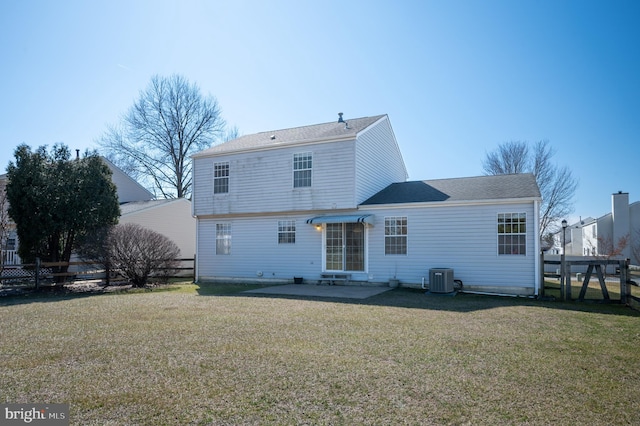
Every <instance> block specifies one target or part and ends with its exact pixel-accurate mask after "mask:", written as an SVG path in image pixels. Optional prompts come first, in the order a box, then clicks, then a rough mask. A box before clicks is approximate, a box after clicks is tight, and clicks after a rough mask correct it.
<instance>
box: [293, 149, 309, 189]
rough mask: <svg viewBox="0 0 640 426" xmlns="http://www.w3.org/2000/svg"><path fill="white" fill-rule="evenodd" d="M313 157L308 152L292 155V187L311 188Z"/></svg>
mask: <svg viewBox="0 0 640 426" xmlns="http://www.w3.org/2000/svg"><path fill="white" fill-rule="evenodd" d="M312 165H313V155H312V154H311V153H310V152H301V153H297V154H293V187H294V188H308V187H310V186H311V170H312Z"/></svg>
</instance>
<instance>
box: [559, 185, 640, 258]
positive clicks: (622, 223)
mask: <svg viewBox="0 0 640 426" xmlns="http://www.w3.org/2000/svg"><path fill="white" fill-rule="evenodd" d="M565 232H566V234H565V254H566V255H568V256H608V255H609V254H610V253H608V252H609V251H610V250H611V248H612V247H614V248H615V247H616V246H618V244H619V241H620V240H621V238H625V237H626V238H627V244H626V246H625V247H624V249H623V250H622V254H621V256H620V257H622V258H625V259H630V260H631V263H632V264H633V265H640V259H638V258H636V257H634V256H633V250H632V246H633V245H634V244H635V245H638V244H640V241H639V240H640V201H636V202H634V203H632V204H629V193H627V192H622V191H619V192H617V193H614V194H612V195H611V213H607V214H605V215H603V216H601V217H599V218H597V219H594V218H591V217H589V218H587V219H581V220H580V221H579V222H578V223H574V224H571V225H569V226H567V230H566V231H565ZM554 241H555V244H554V252H555V253H562V231H560V232H558V233H557V234H556V235H555V236H554Z"/></svg>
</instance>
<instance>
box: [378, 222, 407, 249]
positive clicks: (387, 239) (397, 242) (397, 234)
mask: <svg viewBox="0 0 640 426" xmlns="http://www.w3.org/2000/svg"><path fill="white" fill-rule="evenodd" d="M384 254H385V255H387V254H407V217H406V216H391V217H385V218H384Z"/></svg>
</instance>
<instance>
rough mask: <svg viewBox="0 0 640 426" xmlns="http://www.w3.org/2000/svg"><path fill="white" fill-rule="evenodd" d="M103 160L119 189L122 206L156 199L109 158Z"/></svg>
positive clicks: (119, 199)
mask: <svg viewBox="0 0 640 426" xmlns="http://www.w3.org/2000/svg"><path fill="white" fill-rule="evenodd" d="M102 160H103V161H104V163H105V164H106V165H107V167H109V169H110V170H111V173H112V175H111V180H112V181H113V183H114V185H115V186H116V188H117V191H118V202H119V203H120V204H124V203H128V202H131V201H148V200H153V199H154V198H155V197H154V195H153V194H152V193H151V191H149V190H148V189H146V188H145V187H144V186H142V185H140V183H139V182H138V181H136V180H135V179H133V178H132V177H131V176H129V175H128V174H126V173H125V172H124V171H122V169H120V168H119V167H118V166H116V165H115V164H113V163H112V162H111V161H109V160H108V159H107V158H105V157H102Z"/></svg>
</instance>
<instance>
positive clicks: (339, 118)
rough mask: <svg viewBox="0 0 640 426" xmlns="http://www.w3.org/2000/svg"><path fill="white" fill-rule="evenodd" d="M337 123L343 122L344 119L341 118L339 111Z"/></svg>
mask: <svg viewBox="0 0 640 426" xmlns="http://www.w3.org/2000/svg"><path fill="white" fill-rule="evenodd" d="M338 123H344V120H343V119H342V113H341V112H339V113H338Z"/></svg>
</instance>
